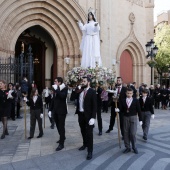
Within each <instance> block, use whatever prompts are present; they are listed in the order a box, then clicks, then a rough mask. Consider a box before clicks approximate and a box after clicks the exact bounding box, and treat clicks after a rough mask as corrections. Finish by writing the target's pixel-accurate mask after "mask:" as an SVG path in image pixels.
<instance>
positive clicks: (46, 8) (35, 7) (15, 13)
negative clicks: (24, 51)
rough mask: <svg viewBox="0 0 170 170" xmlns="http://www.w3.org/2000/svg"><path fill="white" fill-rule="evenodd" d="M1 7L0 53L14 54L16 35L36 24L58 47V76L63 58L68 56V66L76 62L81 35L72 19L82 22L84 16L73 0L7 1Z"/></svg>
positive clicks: (61, 68)
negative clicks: (69, 60) (69, 63)
mask: <svg viewBox="0 0 170 170" xmlns="http://www.w3.org/2000/svg"><path fill="white" fill-rule="evenodd" d="M1 6H2V8H1V9H3V10H2V11H0V16H1V18H0V23H1V24H0V26H1V33H0V39H1V41H0V55H1V56H4V57H7V56H9V55H11V54H12V55H14V49H15V44H16V41H17V39H18V37H19V35H20V34H21V33H22V32H23V31H24V30H26V29H27V28H29V27H32V26H35V25H39V26H41V27H43V28H44V29H45V30H46V31H47V32H48V33H49V34H50V35H51V37H52V38H53V40H54V42H55V45H56V47H57V70H56V72H57V73H58V75H61V76H63V73H64V70H65V69H66V68H65V64H64V57H66V56H70V58H71V65H70V67H73V66H76V65H77V64H79V60H80V59H79V57H80V52H79V46H80V41H81V37H82V34H81V31H80V30H79V28H78V25H77V23H76V22H75V19H81V20H83V21H85V20H86V15H85V13H84V12H83V10H82V9H81V7H80V6H79V5H78V4H77V3H76V2H75V1H63V0H57V1H45V0H39V1H37V0H31V1H30V0H24V1H17V0H10V1H4V2H3V3H2V4H1ZM63 66H64V67H63Z"/></svg>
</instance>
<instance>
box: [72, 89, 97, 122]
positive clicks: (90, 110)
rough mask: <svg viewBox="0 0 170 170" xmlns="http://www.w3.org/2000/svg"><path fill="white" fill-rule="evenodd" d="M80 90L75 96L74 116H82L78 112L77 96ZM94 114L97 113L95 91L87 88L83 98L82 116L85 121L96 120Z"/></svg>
mask: <svg viewBox="0 0 170 170" xmlns="http://www.w3.org/2000/svg"><path fill="white" fill-rule="evenodd" d="M81 92H82V90H79V91H78V95H77V109H76V113H75V114H82V113H80V111H79V96H80V93H81ZM96 112H97V97H96V91H95V90H93V89H92V88H89V89H88V91H87V93H86V96H85V98H84V115H85V117H86V119H87V120H90V119H91V118H94V119H95V118H96Z"/></svg>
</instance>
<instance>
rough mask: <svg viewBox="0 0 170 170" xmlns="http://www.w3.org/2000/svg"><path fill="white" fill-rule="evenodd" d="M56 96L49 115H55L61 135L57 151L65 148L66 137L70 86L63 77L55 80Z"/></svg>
mask: <svg viewBox="0 0 170 170" xmlns="http://www.w3.org/2000/svg"><path fill="white" fill-rule="evenodd" d="M53 88H54V97H53V99H52V103H51V105H50V109H49V112H48V115H49V117H51V116H52V113H53V116H54V121H55V123H56V126H57V130H58V133H59V135H60V139H59V141H58V142H57V143H59V145H58V147H57V148H56V151H60V150H62V149H63V148H64V141H65V139H66V137H65V119H66V114H67V103H66V99H67V93H68V87H67V86H66V85H65V84H64V83H63V79H62V78H61V77H56V79H55V81H54V85H53Z"/></svg>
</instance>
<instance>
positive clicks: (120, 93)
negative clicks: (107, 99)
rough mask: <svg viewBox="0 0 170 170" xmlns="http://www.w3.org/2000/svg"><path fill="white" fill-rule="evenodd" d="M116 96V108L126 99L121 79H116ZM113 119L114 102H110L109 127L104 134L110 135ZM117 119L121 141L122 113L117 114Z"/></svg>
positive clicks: (114, 113)
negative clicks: (118, 120)
mask: <svg viewBox="0 0 170 170" xmlns="http://www.w3.org/2000/svg"><path fill="white" fill-rule="evenodd" d="M115 95H116V96H119V99H118V103H117V104H118V107H119V105H120V104H121V101H122V100H123V99H125V98H126V87H123V85H122V78H121V77H117V84H116V94H115ZM115 118H116V112H115V101H113V102H112V106H111V116H110V125H109V129H108V130H107V131H106V133H110V131H112V130H113V126H114V124H115ZM119 119H120V129H121V134H122V139H123V136H124V134H123V113H122V112H121V111H120V113H119Z"/></svg>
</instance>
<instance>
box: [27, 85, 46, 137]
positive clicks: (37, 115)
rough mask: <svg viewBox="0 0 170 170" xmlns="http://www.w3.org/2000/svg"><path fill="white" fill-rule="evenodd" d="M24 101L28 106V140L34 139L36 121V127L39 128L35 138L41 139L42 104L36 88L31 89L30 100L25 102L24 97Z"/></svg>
mask: <svg viewBox="0 0 170 170" xmlns="http://www.w3.org/2000/svg"><path fill="white" fill-rule="evenodd" d="M24 100H25V101H26V103H27V105H28V106H30V136H29V137H28V139H31V138H33V137H34V132H35V126H36V120H37V121H38V127H39V135H38V136H37V138H41V137H42V136H43V128H42V118H43V102H42V98H41V97H40V96H39V95H38V90H37V89H36V88H33V89H32V91H31V96H30V99H29V100H27V98H26V97H24Z"/></svg>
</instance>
